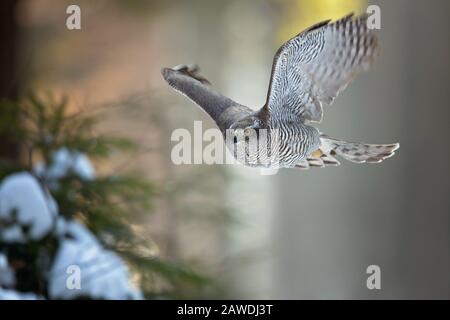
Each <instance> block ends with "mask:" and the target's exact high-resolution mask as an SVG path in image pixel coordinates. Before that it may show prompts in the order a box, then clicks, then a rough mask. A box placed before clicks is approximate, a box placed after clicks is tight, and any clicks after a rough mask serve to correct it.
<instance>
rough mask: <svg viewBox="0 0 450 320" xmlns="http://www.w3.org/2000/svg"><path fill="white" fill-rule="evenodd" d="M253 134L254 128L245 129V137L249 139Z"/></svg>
mask: <svg viewBox="0 0 450 320" xmlns="http://www.w3.org/2000/svg"><path fill="white" fill-rule="evenodd" d="M251 134H252V128H245V129H244V136H246V137H248V136H250V135H251Z"/></svg>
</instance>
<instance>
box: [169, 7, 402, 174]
mask: <svg viewBox="0 0 450 320" xmlns="http://www.w3.org/2000/svg"><path fill="white" fill-rule="evenodd" d="M379 51H380V46H379V43H378V39H377V37H376V36H375V34H374V33H373V31H372V30H370V29H368V27H367V15H366V14H364V15H361V16H357V17H355V16H354V15H353V14H350V15H348V16H345V17H343V18H341V19H339V20H337V21H335V22H332V23H330V20H327V21H323V22H320V23H318V24H315V25H313V26H312V27H310V28H308V29H306V30H304V31H303V32H301V33H299V34H298V35H297V36H295V37H294V38H292V39H290V40H289V41H287V42H286V43H285V44H283V45H282V46H281V47H280V49H278V51H277V53H276V54H275V58H274V61H273V66H272V75H271V80H270V85H269V90H268V94H267V100H266V103H265V104H264V106H263V107H262V108H261V109H259V110H258V111H254V110H252V109H250V108H248V107H246V106H243V105H241V104H239V103H237V102H235V101H233V100H231V99H230V98H227V97H225V96H223V95H221V94H219V93H217V92H215V91H214V90H213V89H211V87H210V83H209V82H208V80H206V79H205V78H204V77H202V76H200V75H199V74H198V68H197V67H196V66H188V65H182V66H177V67H174V68H163V69H162V75H163V77H164V79H165V80H166V81H167V82H168V84H169V85H170V86H171V87H172V88H174V89H175V90H176V91H178V92H180V93H181V94H183V95H185V96H187V97H188V98H190V99H191V100H192V101H193V102H195V103H196V104H197V105H199V106H200V107H201V108H202V109H203V110H204V111H205V112H206V113H208V114H209V115H210V116H211V118H212V119H213V120H214V121H215V122H216V124H217V125H218V127H219V128H220V130H221V131H222V134H223V135H224V137H225V138H226V141H228V138H229V137H230V135H231V136H232V137H233V139H231V141H232V143H231V146H230V144H229V143H227V146H228V148H229V149H230V150H231V151H232V153H233V154H234V155H235V156H236V154H235V152H236V149H235V147H236V145H241V146H242V145H243V146H244V150H245V155H246V160H245V161H244V164H246V165H250V166H260V167H285V168H292V167H297V168H302V169H307V168H309V167H324V166H328V165H339V161H338V160H337V159H336V156H339V157H341V158H343V159H346V160H349V161H351V162H356V163H378V162H381V161H383V160H384V159H386V158H389V157H391V156H392V155H394V151H395V150H396V149H398V148H399V144H397V143H393V144H366V143H361V142H347V141H344V140H340V139H335V138H331V137H330V136H328V135H325V134H323V133H321V132H319V130H318V129H317V128H315V127H314V126H312V125H311V124H312V123H313V122H320V121H321V120H322V104H323V103H326V104H332V103H333V100H334V99H335V98H336V96H337V95H338V94H339V92H340V91H341V90H343V89H344V88H345V87H346V86H347V84H348V83H349V82H350V81H351V80H352V79H353V78H355V76H356V75H357V74H358V73H359V72H361V71H365V70H367V69H368V68H369V67H370V66H371V65H372V63H373V62H374V60H375V58H376V57H377V56H378V54H379ZM264 131H265V132H267V133H266V134H265V135H263V134H262V133H263V132H264ZM275 133H276V134H275ZM263 137H264V142H263V143H261V141H262V140H263V139H262V138H263ZM255 140H256V141H259V140H261V141H259V142H260V144H259V148H253V149H252V148H250V146H249V144H250V143H249V141H255ZM261 145H262V146H263V148H261ZM275 150H276V152H275ZM275 155H276V161H274V158H275Z"/></svg>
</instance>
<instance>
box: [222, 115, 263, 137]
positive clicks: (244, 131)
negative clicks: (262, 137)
mask: <svg viewBox="0 0 450 320" xmlns="http://www.w3.org/2000/svg"><path fill="white" fill-rule="evenodd" d="M260 129H263V126H262V122H261V119H260V118H259V117H258V116H257V115H256V114H251V115H248V116H245V117H244V118H242V119H240V120H238V121H236V122H235V123H233V124H232V125H231V126H230V130H232V131H233V134H234V142H235V143H238V142H240V141H248V140H249V139H250V138H252V137H254V138H256V139H258V137H259V130H260Z"/></svg>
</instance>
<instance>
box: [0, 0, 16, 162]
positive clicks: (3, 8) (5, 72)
mask: <svg viewBox="0 0 450 320" xmlns="http://www.w3.org/2000/svg"><path fill="white" fill-rule="evenodd" d="M18 2H19V0H3V1H0V39H1V50H0V70H1V74H0V99H17V96H18V91H19V90H18V89H19V88H18V85H19V81H18V74H17V53H18V25H17V23H16V12H15V11H16V8H17V4H18ZM1 111H3V110H0V112H1ZM0 158H7V159H9V160H11V161H17V160H18V158H19V146H18V145H17V143H14V142H12V141H11V139H10V137H8V136H0Z"/></svg>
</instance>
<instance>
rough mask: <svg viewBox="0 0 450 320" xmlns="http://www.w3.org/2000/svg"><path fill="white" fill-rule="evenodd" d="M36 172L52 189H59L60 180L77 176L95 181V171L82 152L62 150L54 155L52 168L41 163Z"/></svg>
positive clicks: (37, 165)
mask: <svg viewBox="0 0 450 320" xmlns="http://www.w3.org/2000/svg"><path fill="white" fill-rule="evenodd" d="M34 172H35V173H36V174H37V175H38V176H40V177H42V178H43V179H44V180H46V181H47V182H48V184H49V187H50V188H57V187H58V180H60V179H62V178H64V177H67V176H68V175H70V174H75V175H77V176H78V177H80V178H81V179H84V180H88V181H89V180H93V179H94V177H95V170H94V167H93V166H92V164H91V162H90V161H89V159H88V157H87V156H86V155H85V154H84V153H81V152H78V151H74V150H69V149H67V148H61V149H59V150H57V151H56V152H55V153H54V154H53V155H52V161H51V164H50V166H47V164H45V163H44V162H39V163H37V164H36V165H35V166H34Z"/></svg>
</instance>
